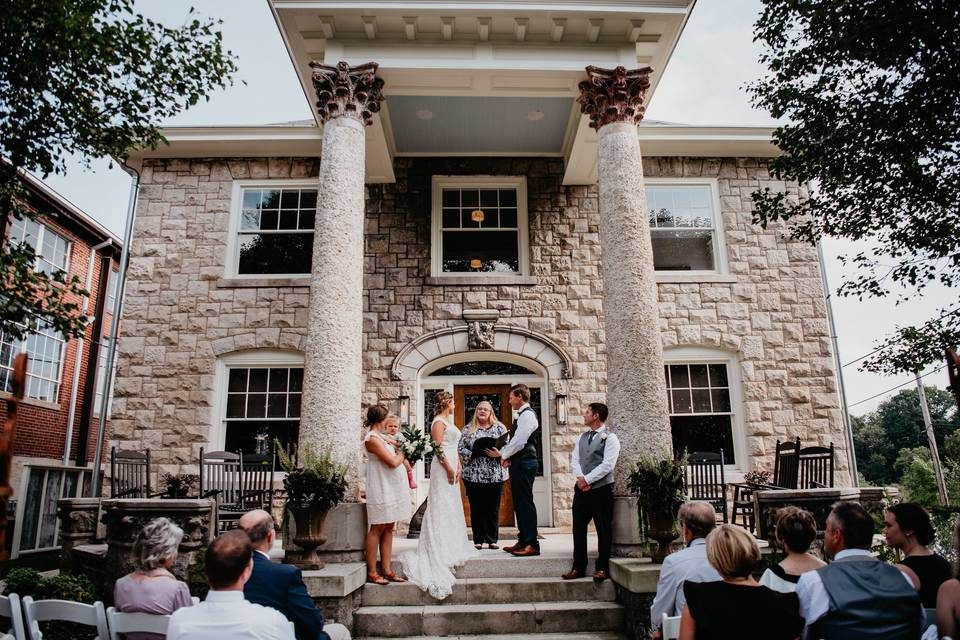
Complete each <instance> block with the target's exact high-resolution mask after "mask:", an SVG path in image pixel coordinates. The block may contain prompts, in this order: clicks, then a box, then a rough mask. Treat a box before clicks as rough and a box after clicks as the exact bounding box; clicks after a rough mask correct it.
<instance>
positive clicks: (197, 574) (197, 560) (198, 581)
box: [187, 546, 210, 600]
mask: <svg viewBox="0 0 960 640" xmlns="http://www.w3.org/2000/svg"><path fill="white" fill-rule="evenodd" d="M206 553H207V547H206V546H203V547H201V548H199V549H197V550H196V551H195V552H194V556H193V557H194V562H193V564H191V565H190V568H189V569H188V570H187V587H188V588H189V589H190V595H191V596H195V597H197V598H200V599H201V600H205V599H206V597H207V592H208V591H210V583H209V582H208V581H207V566H206V564H204V556H205V555H206Z"/></svg>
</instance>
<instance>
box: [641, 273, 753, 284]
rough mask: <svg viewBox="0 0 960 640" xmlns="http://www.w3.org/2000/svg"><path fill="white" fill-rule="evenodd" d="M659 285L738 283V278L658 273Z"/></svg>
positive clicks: (728, 275) (716, 274) (722, 275)
mask: <svg viewBox="0 0 960 640" xmlns="http://www.w3.org/2000/svg"><path fill="white" fill-rule="evenodd" d="M654 278H655V279H656V281H657V283H658V284H661V283H684V282H736V281H737V276H734V275H730V274H729V273H704V274H694V273H689V274H688V273H656V274H654Z"/></svg>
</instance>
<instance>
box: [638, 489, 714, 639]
mask: <svg viewBox="0 0 960 640" xmlns="http://www.w3.org/2000/svg"><path fill="white" fill-rule="evenodd" d="M677 518H678V519H679V520H680V524H681V525H682V526H683V540H684V542H686V543H687V548H686V549H683V550H681V551H677V552H676V553H671V554H670V555H668V556H667V557H666V558H664V559H663V564H662V565H661V566H660V579H659V580H657V595H656V596H654V598H653V605H652V606H651V607H650V626H651V628H652V629H653V633H652V636H651V637H653V638H662V637H663V633H662V630H661V629H660V625H661V621H662V619H663V614H667V615H668V616H678V615H680V612H681V611H683V605H684V604H686V596H684V594H683V583H684V581H686V580H689V581H690V582H715V581H717V580H722V578H721V577H720V574H719V573H717V570H716V569H714V568H713V567H712V566H711V565H710V563H709V562H708V561H707V546H706V540H705V538H706V537H707V534H708V533H710V532H711V531H712V530H713V528H714V527H715V526H716V524H717V514H716V511H714V509H713V505H712V504H710V503H709V502H703V501H701V500H694V501H692V502H686V503H684V505H683V506H682V507H680V512H679V514H678V515H677Z"/></svg>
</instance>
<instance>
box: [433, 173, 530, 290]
mask: <svg viewBox="0 0 960 640" xmlns="http://www.w3.org/2000/svg"><path fill="white" fill-rule="evenodd" d="M527 242H528V241H527V185H526V179H525V178H522V177H488V176H482V177H481V176H461V177H434V179H433V265H432V267H433V268H432V273H433V275H434V276H452V275H466V276H484V275H526V274H527V273H528V271H529V267H528V264H527V260H528V259H527V253H528V250H527Z"/></svg>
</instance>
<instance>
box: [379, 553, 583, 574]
mask: <svg viewBox="0 0 960 640" xmlns="http://www.w3.org/2000/svg"><path fill="white" fill-rule="evenodd" d="M394 555H395V556H397V555H399V554H397V553H396V552H394ZM595 559H596V557H595V556H590V557H589V558H588V560H587V568H588V569H589V570H590V571H591V573H592V572H593V563H594V560H595ZM570 563H571V559H570V555H569V554H555V553H544V554H543V555H539V556H531V557H528V558H517V557H515V556H512V555H510V554H509V553H507V552H505V551H503V550H500V549H484V550H483V551H480V552H479V556H478V557H476V558H474V559H472V560H468V561H467V564H465V565H464V566H462V567H460V568H458V569H457V571H456V574H457V578H458V579H461V578H463V579H471V578H516V577H524V578H556V577H559V576H560V575H562V574H564V573H566V572H567V571H569V570H570ZM392 567H393V571H394V573H396V574H397V575H402V574H403V573H402V572H403V569H402V567H401V566H400V563H399V562H394V563H393V564H392Z"/></svg>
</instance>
